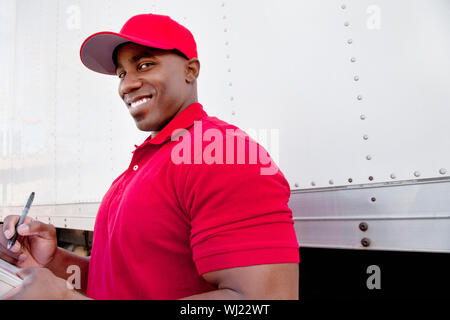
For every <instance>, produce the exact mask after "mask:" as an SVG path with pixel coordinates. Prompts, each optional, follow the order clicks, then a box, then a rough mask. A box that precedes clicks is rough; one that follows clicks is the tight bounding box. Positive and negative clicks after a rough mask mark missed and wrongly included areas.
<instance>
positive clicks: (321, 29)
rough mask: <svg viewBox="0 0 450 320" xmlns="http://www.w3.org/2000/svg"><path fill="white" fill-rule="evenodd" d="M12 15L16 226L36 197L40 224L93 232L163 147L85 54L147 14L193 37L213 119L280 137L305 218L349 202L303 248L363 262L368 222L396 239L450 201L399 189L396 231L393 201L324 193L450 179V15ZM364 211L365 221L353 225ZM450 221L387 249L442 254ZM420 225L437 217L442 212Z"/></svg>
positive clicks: (6, 30)
mask: <svg viewBox="0 0 450 320" xmlns="http://www.w3.org/2000/svg"><path fill="white" fill-rule="evenodd" d="M0 9H2V10H1V12H2V21H1V22H0V23H1V26H2V29H1V32H2V35H3V39H4V41H3V42H2V50H0V58H1V59H2V61H11V63H10V64H8V63H7V64H5V66H4V68H6V69H5V70H6V71H7V72H6V74H7V75H6V77H7V79H8V80H7V81H6V82H7V83H6V85H5V86H3V85H2V86H0V87H1V88H0V90H1V91H0V93H1V94H2V97H3V95H5V96H6V99H1V101H0V114H1V117H2V118H1V119H0V125H1V128H0V133H1V139H0V141H1V142H0V145H1V148H0V151H1V158H0V161H1V162H0V174H1V175H0V177H1V182H0V187H1V188H2V190H1V192H0V196H1V206H2V208H1V210H2V212H3V213H2V216H3V217H4V216H5V215H4V212H16V211H17V209H18V208H20V207H21V206H23V203H24V201H25V200H26V196H27V195H28V194H29V192H30V191H31V190H32V191H36V201H35V205H36V208H35V209H33V210H38V211H39V210H43V211H42V212H40V213H39V215H38V216H39V217H43V219H48V217H50V219H53V218H54V221H55V223H57V224H58V225H59V226H62V227H64V226H68V227H73V228H80V227H83V228H88V229H90V230H91V228H92V226H93V219H94V217H95V214H96V212H95V211H94V208H95V207H96V206H98V202H99V201H100V200H101V198H102V195H103V194H104V193H105V192H106V190H107V188H108V186H109V185H110V183H111V182H112V181H113V180H114V178H116V177H117V176H118V175H119V174H120V173H121V172H122V171H123V170H125V169H126V168H127V166H128V164H129V161H130V160H131V153H130V151H132V150H133V149H134V148H133V145H134V144H140V143H141V142H142V141H143V140H144V139H145V138H146V137H147V136H148V134H149V133H148V132H140V131H138V130H137V129H136V126H135V124H134V121H133V119H132V118H131V117H130V115H129V114H128V111H127V110H126V108H125V107H124V106H123V103H122V102H121V101H120V99H119V97H118V95H117V83H118V81H117V79H116V78H115V77H110V76H105V75H99V74H95V73H93V72H91V71H89V70H86V69H85V68H84V67H83V66H82V64H81V62H80V61H79V57H78V50H79V47H80V45H81V42H82V40H83V39H85V37H86V36H88V35H90V34H92V33H94V32H97V31H99V30H116V31H118V30H119V29H120V27H121V25H122V24H123V22H124V21H125V20H126V19H127V18H129V17H130V16H131V15H133V14H136V13H140V12H156V13H162V14H168V15H171V16H173V17H174V18H175V19H177V20H178V21H180V22H181V23H183V24H185V25H186V26H187V27H189V28H190V29H191V30H192V32H193V33H194V36H195V38H196V40H197V43H198V49H199V58H200V62H201V72H200V78H199V98H200V102H201V103H202V104H203V105H204V106H205V109H206V111H207V112H208V113H209V114H210V115H215V116H218V117H219V118H221V119H223V120H225V121H228V122H231V123H233V124H236V125H238V126H240V127H241V128H243V129H245V130H247V129H254V130H256V131H255V132H256V133H263V131H262V130H264V129H265V130H267V131H268V132H270V130H271V129H274V130H276V131H275V132H277V133H278V134H279V139H280V140H279V141H278V142H277V141H276V140H275V141H270V143H269V140H264V139H263V136H257V137H255V138H256V139H257V140H259V141H260V142H261V143H262V144H263V145H265V146H266V147H267V149H268V150H269V152H270V153H271V154H272V156H273V157H274V158H275V159H276V160H278V163H279V166H280V168H281V169H282V171H283V172H284V173H285V176H286V178H287V179H288V181H289V183H290V185H291V188H292V189H293V190H298V189H300V190H305V193H295V192H294V194H293V195H292V200H291V204H293V206H294V207H295V210H294V214H295V215H296V219H300V218H301V217H303V215H302V214H303V212H305V211H304V210H305V209H307V210H308V212H313V213H314V215H316V214H318V213H321V212H322V211H320V210H322V209H321V208H322V206H323V203H322V201H323V200H324V199H335V200H333V201H338V202H337V203H339V202H340V201H342V203H343V207H342V208H344V209H345V210H344V209H343V210H341V209H342V208H340V207H339V208H335V207H333V205H334V204H335V203H334V202H332V203H331V204H329V205H328V206H327V207H326V209H327V210H328V209H330V210H331V211H330V214H335V217H336V219H334V218H333V219H334V220H333V219H331V220H326V219H325V220H317V219H316V220H314V219H313V220H308V217H309V216H306V218H307V219H306V220H305V219H303V218H305V217H303V218H302V219H303V220H301V221H302V222H301V224H300V220H298V221H297V222H296V228H297V231H298V233H299V235H300V236H301V237H302V238H300V242H301V243H302V244H303V245H309V244H324V245H327V246H330V245H333V244H335V245H338V246H344V247H348V246H350V247H352V248H356V247H358V246H359V241H360V234H359V233H358V232H356V233H355V232H353V231H352V230H353V229H354V224H353V223H354V222H356V221H358V220H359V218H363V217H365V215H366V214H367V213H368V212H369V214H371V216H370V217H368V218H372V220H373V223H374V224H372V223H371V224H370V226H371V227H370V229H369V230H370V231H368V232H373V228H372V226H375V225H376V226H377V227H376V229H377V230H379V229H378V228H385V229H386V230H387V231H388V232H390V231H389V230H391V229H390V228H391V227H393V226H395V227H396V226H399V227H400V226H401V228H405V227H406V223H408V222H409V221H410V220H409V217H410V216H411V218H412V216H414V214H416V213H417V212H416V210H419V209H418V207H417V206H418V205H419V206H420V204H427V205H428V204H430V205H431V206H432V205H434V204H433V203H434V202H435V201H436V194H444V192H446V191H448V189H447V187H446V185H445V184H436V187H435V190H434V192H432V193H427V196H428V197H429V199H428V200H426V201H425V200H421V201H419V202H417V201H416V200H415V199H416V198H414V197H413V198H410V196H412V195H414V194H415V193H414V192H415V191H411V190H413V189H411V188H409V189H408V188H407V187H399V189H395V190H406V191H403V192H401V191H399V192H396V193H395V195H396V196H398V197H402V198H400V199H399V200H398V201H403V202H402V204H400V203H397V202H395V200H393V199H390V200H389V201H390V202H393V203H396V204H395V206H394V207H397V208H399V207H401V208H403V209H402V210H403V211H402V214H403V215H404V218H405V219H394V220H393V219H384V218H383V219H378V220H376V219H375V218H376V217H377V216H380V217H383V215H384V214H386V211H383V210H379V209H378V208H380V202H378V201H377V202H376V206H375V207H374V204H373V203H371V202H367V196H368V193H371V192H372V191H373V190H375V189H367V190H366V191H364V192H367V194H366V193H358V191H357V189H358V188H357V189H348V190H347V189H346V190H339V189H330V190H329V191H327V192H329V193H323V191H322V188H324V187H327V186H330V185H331V184H330V180H332V185H333V186H352V185H355V184H357V185H361V184H364V185H363V186H362V187H361V188H360V189H361V190H364V188H367V187H371V184H372V183H374V184H378V183H380V182H390V181H402V180H409V179H422V178H433V179H434V178H437V177H448V175H449V174H448V171H449V170H450V148H449V147H450V139H448V137H449V136H450V127H449V126H447V125H446V123H445V121H446V119H448V117H449V116H450V111H449V109H448V108H447V104H448V101H449V98H450V91H448V90H447V88H448V87H449V84H450V72H449V71H450V65H449V63H450V61H449V59H448V56H450V38H449V37H448V30H449V26H450V19H449V17H450V3H449V2H448V1H446V0H433V1H423V0H422V1H420V0H397V1H387V0H383V1H381V0H379V1H376V2H373V1H370V2H369V1H367V0H349V1H345V3H343V2H342V1H337V0H317V1H281V2H273V1H268V0H262V1H236V0H235V1H231V0H229V1H207V0H195V1H191V2H189V4H186V2H184V1H181V0H164V1H163V0H155V1H144V0H130V1H128V2H127V3H126V4H122V3H120V2H117V1H113V0H96V1H88V0H78V1H77V0H73V1H69V0H39V1H35V0H33V1H31V0H22V1H12V0H5V1H2V2H1V3H0ZM3 13H5V14H3ZM352 58H354V59H352ZM355 76H358V78H357V81H355ZM361 115H364V116H365V118H364V120H361ZM258 130H260V131H258ZM250 131H251V130H249V132H250ZM365 135H367V136H366V137H365V138H366V139H364V138H363V137H364V136H365ZM277 144H278V150H279V152H277V148H276V147H277V146H276V145H277ZM272 150H273V152H272ZM367 156H370V157H369V158H368V157H367ZM368 159H370V160H368ZM440 169H444V170H440ZM391 175H392V177H395V178H391ZM369 177H372V180H369V179H368V178H369ZM349 178H351V182H350V180H349ZM312 182H314V186H312V185H311V183H312ZM308 188H313V190H314V191H317V192H318V193H317V197H318V198H317V199H315V200H314V201H313V203H314V204H315V205H314V206H311V207H309V208H304V207H302V206H300V207H298V208H297V206H298V203H299V201H300V203H301V202H302V201H303V197H304V196H305V195H307V197H311V193H310V192H309V191H311V190H309V189H308ZM402 188H406V189H402ZM386 190H387V189H386ZM391 190H393V189H391ZM361 192H362V191H361ZM356 193H358V194H357V196H355V194H356ZM324 194H326V195H327V196H326V197H325V198H322V197H323V195H324ZM383 196H384V195H383ZM298 197H301V199H302V200H298V199H299V198H298ZM308 199H310V198H308ZM310 200H311V199H310ZM308 201H309V200H308ZM326 201H328V200H326ZM390 202H386V203H390ZM85 203H88V204H86V205H87V206H89V209H85V207H84V204H85ZM383 203H384V202H383ZM441 203H446V202H442V201H441ZM355 204H357V205H358V207H354V206H355ZM60 205H63V206H60ZM381 205H382V203H381ZM80 206H81V207H80ZM74 208H75V209H74ZM80 208H81V209H80ZM352 208H353V210H356V208H357V210H356V212H357V215H358V216H353V215H351V216H350V218H349V216H348V215H347V214H348V212H353V211H352ZM374 208H377V209H376V210H375V211H373V209H374ZM78 209H79V210H80V211H79V212H78V211H77V210H78ZM447 209H448V207H447V205H445V206H444V207H443V208H442V211H437V212H438V213H439V215H438V216H436V217H437V218H436V219H432V218H430V219H425V218H424V219H422V218H421V219H415V220H411V223H412V224H411V228H416V226H417V228H418V230H423V231H424V232H430V233H431V236H430V237H431V238H430V240H423V242H422V243H420V238H417V239H415V240H414V241H412V240H411V241H406V240H407V239H408V237H409V236H405V237H403V236H398V237H397V236H394V234H393V233H390V234H391V236H386V237H385V238H383V239H380V238H379V234H381V231H380V233H376V234H375V235H376V236H375V237H374V239H373V246H375V247H380V248H382V247H383V248H384V247H389V248H407V249H408V248H410V249H417V250H422V249H423V250H425V249H427V248H428V249H430V250H447V249H448V246H446V245H442V243H441V241H440V240H446V238H445V237H444V238H442V237H441V235H442V232H443V231H444V230H446V229H444V228H447V230H448V219H447V218H446V217H445V214H446V213H445V212H448V211H446V210H447ZM61 210H62V211H61ZM86 212H87V213H86ZM389 212H390V213H389V214H393V213H392V212H391V211H389ZM418 212H419V213H420V214H422V213H423V215H424V216H426V215H428V216H429V217H432V215H433V212H434V211H430V210H428V209H426V207H420V210H419V211H418ZM325 213H326V212H325ZM325 213H324V214H325ZM321 214H322V213H321ZM440 214H444V216H441V215H440ZM338 215H342V216H343V217H344V218H343V219H341V220H339V219H337V217H338ZM76 217H78V218H79V219H81V220H77V219H78V218H76ZM345 217H347V218H345ZM61 219H62V220H61ZM64 219H66V221H64ZM67 219H69V220H67ZM374 219H375V220H374ZM441 220H442V221H443V222H442V221H441ZM80 221H83V222H80ZM333 221H334V222H333ZM437 222H442V223H441V224H439V225H437V226H436V223H437ZM321 226H323V227H321ZM421 226H422V227H421ZM420 228H423V229H420ZM433 228H437V229H433ZM322 230H324V231H326V230H334V231H336V233H335V236H334V237H335V238H333V239H332V240H333V241H331V240H330V241H325V240H326V239H325V240H324V239H323V238H321V237H322V236H323V233H322ZM339 230H348V232H347V231H346V232H339ZM433 230H437V232H434V231H433ZM334 231H333V232H334ZM402 232H403V233H402ZM405 232H407V231H404V230H403V229H402V230H401V232H400V233H399V234H397V235H401V234H406V235H408V233H405ZM325 234H326V233H325ZM349 235H350V236H349ZM316 237H317V238H316ZM336 237H337V238H336ZM440 237H441V238H440ZM330 239H331V238H330ZM405 239H406V240H405ZM422 239H423V237H422ZM383 241H385V242H383ZM415 241H417V242H415ZM430 241H431V242H430Z"/></svg>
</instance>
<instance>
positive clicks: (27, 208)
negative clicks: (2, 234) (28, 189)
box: [8, 192, 34, 249]
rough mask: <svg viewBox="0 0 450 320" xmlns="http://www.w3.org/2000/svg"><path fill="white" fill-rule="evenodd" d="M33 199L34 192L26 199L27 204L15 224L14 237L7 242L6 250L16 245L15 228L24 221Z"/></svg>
mask: <svg viewBox="0 0 450 320" xmlns="http://www.w3.org/2000/svg"><path fill="white" fill-rule="evenodd" d="M33 199H34V192H32V193H31V194H30V196H29V197H28V201H27V204H26V205H25V207H24V208H23V210H22V215H21V216H20V218H19V221H18V222H17V224H16V226H15V233H14V236H13V237H12V238H11V239H9V241H8V249H11V247H12V246H13V245H14V244H15V243H16V240H17V236H18V233H17V227H18V226H20V225H21V224H22V223H23V221H24V220H25V217H26V216H27V214H28V210H30V207H31V203H32V202H33Z"/></svg>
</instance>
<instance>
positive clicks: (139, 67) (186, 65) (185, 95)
mask: <svg viewBox="0 0 450 320" xmlns="http://www.w3.org/2000/svg"><path fill="white" fill-rule="evenodd" d="M115 53H116V54H115V57H116V58H115V64H116V66H117V69H116V74H117V75H118V76H119V78H120V83H119V95H120V97H121V98H122V100H123V101H124V102H125V105H126V106H127V108H128V109H129V112H130V114H131V116H132V117H133V118H134V121H135V122H136V126H137V127H138V128H139V129H140V130H142V131H155V132H156V133H157V132H159V131H160V130H161V129H162V128H163V127H164V126H165V125H166V124H167V123H168V122H169V121H170V120H171V119H172V118H173V117H174V116H175V115H177V114H178V113H179V112H181V111H182V110H183V109H185V108H186V107H188V106H189V105H191V104H192V103H194V102H197V82H196V79H197V77H198V74H199V70H200V63H199V61H198V59H197V58H193V59H191V60H187V59H186V58H184V57H182V56H181V55H179V54H177V53H175V52H173V51H169V50H162V49H156V48H149V47H145V46H141V45H139V44H135V43H131V42H129V43H125V44H123V45H121V46H120V47H119V48H118V49H117V50H116V52H115Z"/></svg>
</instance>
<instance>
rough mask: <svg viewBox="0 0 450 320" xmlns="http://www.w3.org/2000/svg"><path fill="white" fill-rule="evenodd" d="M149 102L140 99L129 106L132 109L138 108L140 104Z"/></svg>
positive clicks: (145, 99)
mask: <svg viewBox="0 0 450 320" xmlns="http://www.w3.org/2000/svg"><path fill="white" fill-rule="evenodd" d="M149 100H150V98H143V99H141V100H138V101H136V102H133V103H132V104H131V107H132V108H136V107H137V106H140V105H141V104H143V103H146V102H147V101H149Z"/></svg>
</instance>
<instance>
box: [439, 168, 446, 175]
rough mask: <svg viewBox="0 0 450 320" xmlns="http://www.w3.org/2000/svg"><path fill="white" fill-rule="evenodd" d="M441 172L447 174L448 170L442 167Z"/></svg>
mask: <svg viewBox="0 0 450 320" xmlns="http://www.w3.org/2000/svg"><path fill="white" fill-rule="evenodd" d="M439 173H440V174H446V173H447V170H446V169H445V168H441V169H440V170H439Z"/></svg>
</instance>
